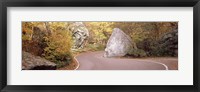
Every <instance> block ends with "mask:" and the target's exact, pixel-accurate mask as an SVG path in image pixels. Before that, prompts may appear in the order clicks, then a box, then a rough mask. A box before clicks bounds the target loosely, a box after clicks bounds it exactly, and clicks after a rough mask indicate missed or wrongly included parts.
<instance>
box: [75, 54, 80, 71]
mask: <svg viewBox="0 0 200 92" xmlns="http://www.w3.org/2000/svg"><path fill="white" fill-rule="evenodd" d="M77 56H78V55H76V56H74V59H75V61H76V62H77V64H78V65H77V67H76V68H75V69H74V70H77V69H78V68H79V66H80V63H79V62H78V60H77V59H76V57H77Z"/></svg>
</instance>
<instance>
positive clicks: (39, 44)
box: [22, 25, 47, 56]
mask: <svg viewBox="0 0 200 92" xmlns="http://www.w3.org/2000/svg"><path fill="white" fill-rule="evenodd" d="M32 30H33V34H32V35H31V40H23V41H22V50H23V51H26V52H29V53H31V54H33V55H36V56H41V55H42V53H43V52H44V48H45V47H46V46H47V45H46V43H45V41H44V37H45V36H46V35H47V34H46V33H47V32H46V28H45V26H44V25H39V26H38V27H33V29H32Z"/></svg>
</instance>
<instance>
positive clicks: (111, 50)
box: [104, 28, 137, 57]
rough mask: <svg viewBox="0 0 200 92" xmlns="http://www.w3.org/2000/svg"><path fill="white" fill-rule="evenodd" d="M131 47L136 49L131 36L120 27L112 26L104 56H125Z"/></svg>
mask: <svg viewBox="0 0 200 92" xmlns="http://www.w3.org/2000/svg"><path fill="white" fill-rule="evenodd" d="M133 49H137V47H136V45H135V43H134V42H133V41H132V40H131V38H130V37H129V36H128V35H126V34H125V33H124V32H123V31H122V30H121V29H119V28H114V29H113V32H112V35H111V36H110V38H109V40H108V42H107V45H106V49H105V54H104V57H120V56H125V55H126V54H128V53H129V52H130V51H132V50H133Z"/></svg>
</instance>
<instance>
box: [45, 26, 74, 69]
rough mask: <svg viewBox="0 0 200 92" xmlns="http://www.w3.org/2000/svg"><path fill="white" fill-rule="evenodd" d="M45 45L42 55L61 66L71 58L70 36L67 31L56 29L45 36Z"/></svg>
mask: <svg viewBox="0 0 200 92" xmlns="http://www.w3.org/2000/svg"><path fill="white" fill-rule="evenodd" d="M45 41H46V44H47V47H46V48H45V49H44V54H43V56H44V57H45V58H46V59H47V60H50V61H52V62H55V63H56V64H57V67H62V66H63V65H66V64H68V63H69V62H70V61H71V60H72V55H71V47H72V36H71V33H70V32H69V31H63V30H57V31H54V32H52V34H51V35H49V36H47V37H45Z"/></svg>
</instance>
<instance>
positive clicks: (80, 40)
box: [70, 22, 89, 49]
mask: <svg viewBox="0 0 200 92" xmlns="http://www.w3.org/2000/svg"><path fill="white" fill-rule="evenodd" d="M70 30H71V31H72V34H73V39H74V47H73V48H75V49H77V48H83V46H84V43H85V42H86V40H87V38H88V37H89V31H88V29H87V28H86V27H85V25H84V24H83V23H82V22H74V23H72V25H71V27H70Z"/></svg>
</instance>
